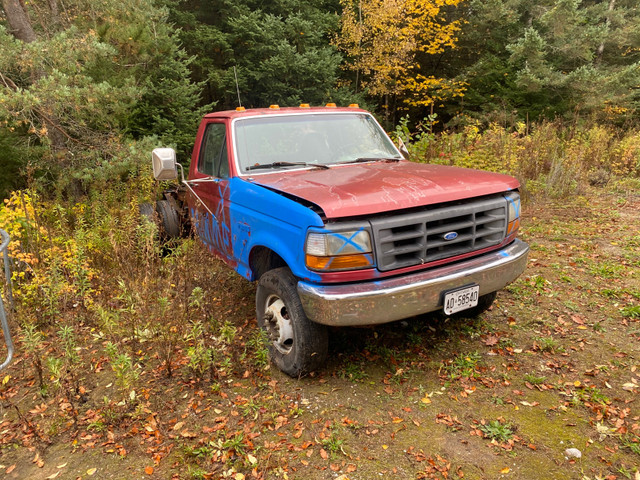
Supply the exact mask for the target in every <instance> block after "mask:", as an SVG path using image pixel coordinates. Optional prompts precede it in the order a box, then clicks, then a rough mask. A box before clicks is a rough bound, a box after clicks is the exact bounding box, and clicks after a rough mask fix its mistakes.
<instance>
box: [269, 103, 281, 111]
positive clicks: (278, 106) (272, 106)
mask: <svg viewBox="0 0 640 480" xmlns="http://www.w3.org/2000/svg"><path fill="white" fill-rule="evenodd" d="M269 108H270V109H272V110H280V105H275V104H274V105H269Z"/></svg>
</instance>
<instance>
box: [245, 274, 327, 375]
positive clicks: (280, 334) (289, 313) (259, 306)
mask: <svg viewBox="0 0 640 480" xmlns="http://www.w3.org/2000/svg"><path fill="white" fill-rule="evenodd" d="M296 286H297V280H296V279H295V277H294V276H293V274H292V273H291V271H290V270H289V269H288V268H286V267H282V268H275V269H273V270H270V271H268V272H267V273H265V274H264V275H262V277H260V280H259V282H258V290H257V292H256V316H257V319H258V326H259V327H260V328H262V329H263V330H264V331H265V332H266V334H267V338H268V339H269V355H270V357H271V361H272V362H273V363H274V364H275V365H276V366H277V367H278V368H279V369H280V370H282V371H283V372H284V373H286V374H287V375H289V376H291V377H302V376H304V375H307V374H309V373H310V372H312V371H314V370H316V369H317V368H319V367H320V366H322V365H323V364H324V362H325V360H326V358H327V351H328V344H329V335H328V333H327V327H325V326H324V325H320V324H317V323H315V322H312V321H311V320H309V319H308V318H307V316H306V314H305V313H304V309H303V308H302V303H301V302H300V298H299V297H298V291H297V289H296Z"/></svg>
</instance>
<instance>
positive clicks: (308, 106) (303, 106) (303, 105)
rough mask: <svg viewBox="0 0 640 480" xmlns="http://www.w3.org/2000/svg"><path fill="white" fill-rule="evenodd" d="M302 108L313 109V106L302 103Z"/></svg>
mask: <svg viewBox="0 0 640 480" xmlns="http://www.w3.org/2000/svg"><path fill="white" fill-rule="evenodd" d="M300 108H311V106H310V105H309V104H308V103H301V104H300Z"/></svg>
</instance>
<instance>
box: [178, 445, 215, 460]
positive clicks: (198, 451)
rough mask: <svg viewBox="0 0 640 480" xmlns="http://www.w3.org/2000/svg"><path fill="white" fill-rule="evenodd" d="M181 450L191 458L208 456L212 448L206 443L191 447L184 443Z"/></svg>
mask: <svg viewBox="0 0 640 480" xmlns="http://www.w3.org/2000/svg"><path fill="white" fill-rule="evenodd" d="M182 452H183V453H184V454H185V455H186V456H187V457H193V458H209V457H210V456H211V454H212V453H213V448H211V447H210V446H208V445H201V446H199V447H192V446H191V445H185V446H184V447H183V448H182Z"/></svg>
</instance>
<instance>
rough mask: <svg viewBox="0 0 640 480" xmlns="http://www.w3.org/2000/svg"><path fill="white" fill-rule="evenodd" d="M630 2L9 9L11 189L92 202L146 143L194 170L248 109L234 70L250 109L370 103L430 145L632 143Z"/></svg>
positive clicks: (410, 0)
mask: <svg viewBox="0 0 640 480" xmlns="http://www.w3.org/2000/svg"><path fill="white" fill-rule="evenodd" d="M636 7H637V5H636V2H635V1H634V0H604V1H599V0H584V1H579V0H560V1H555V0H538V1H532V0H488V1H485V0H470V1H462V0H359V1H353V0H311V1H306V2H302V1H299V0H276V1H273V2H261V1H256V0H218V1H201V0H183V1H180V0H159V1H152V0H134V1H131V2H126V3H123V2H116V1H114V0H98V1H94V0H92V1H88V0H68V1H65V2H62V1H60V0H47V2H43V1H36V2H24V1H23V0H2V10H1V11H0V49H1V50H2V57H1V58H0V119H1V121H2V123H1V124H0V125H1V127H0V166H1V168H2V172H3V175H2V178H1V180H0V191H2V192H3V196H6V195H7V193H8V191H9V190H10V189H11V188H17V187H22V186H24V185H25V184H27V183H29V182H32V181H34V180H37V181H38V182H40V183H44V184H45V185H48V186H52V182H53V183H56V189H57V190H58V191H64V190H65V189H68V188H71V189H72V190H73V191H74V192H76V193H77V191H78V188H80V190H81V191H82V190H83V189H84V190H86V188H85V187H86V184H87V182H92V181H93V180H94V179H93V178H90V177H92V176H96V175H97V176H98V177H100V175H102V176H103V177H104V178H103V180H106V178H107V177H108V176H109V175H116V174H123V175H124V173H123V172H124V171H126V170H127V168H130V165H127V162H128V160H127V157H130V156H131V148H134V144H135V142H137V141H144V140H145V139H150V138H151V139H153V140H152V141H147V143H144V145H143V146H142V148H147V147H148V146H149V145H151V144H158V143H161V144H165V145H166V144H171V145H174V146H176V147H177V148H178V150H179V152H180V154H181V155H182V157H183V158H185V157H187V156H188V153H189V151H190V149H191V146H192V142H193V137H194V133H195V128H196V124H197V122H198V121H199V119H200V117H201V115H202V114H203V113H204V112H206V111H211V110H221V109H229V108H234V107H236V106H237V104H238V96H237V93H236V83H235V82H236V81H235V76H234V67H235V69H236V72H237V79H238V86H239V90H240V98H241V101H242V103H243V105H245V106H247V107H265V106H268V105H269V104H272V103H277V104H280V105H286V106H292V105H297V104H299V103H301V102H304V103H311V104H314V105H317V104H324V103H325V102H329V101H331V102H336V103H338V104H340V105H345V104H349V103H359V104H361V105H362V106H364V107H366V108H369V109H371V110H373V111H374V112H375V113H376V114H378V115H379V118H380V119H381V121H382V122H383V124H384V126H385V127H386V128H387V129H388V130H390V131H391V130H393V129H394V127H395V126H396V125H398V124H399V123H401V122H404V123H403V124H404V125H405V127H407V128H408V131H412V132H415V130H416V126H419V125H422V126H423V127H424V125H425V122H424V119H426V122H427V123H428V130H429V131H430V132H433V131H444V130H448V131H461V129H464V128H465V127H469V126H470V125H471V126H474V127H475V128H478V129H479V130H480V131H484V130H485V129H486V128H488V127H489V126H490V125H492V124H494V125H499V126H501V127H504V128H507V129H512V128H516V126H517V124H518V122H524V123H526V124H527V125H530V124H533V123H536V122H540V121H544V120H554V121H558V120H560V121H562V122H563V124H564V125H568V124H571V123H572V122H573V123H574V124H575V123H576V122H580V121H591V122H597V123H599V124H606V125H611V126H615V127H619V128H623V129H627V130H628V129H629V128H634V127H635V126H636V123H637V120H636V118H637V117H636V112H637V108H638V101H639V98H640V96H639V95H640V93H639V87H640V63H639V61H640V10H638V9H637V8H636ZM96 165H100V166H101V169H100V171H97V170H96V169H95V167H96ZM117 165H120V167H118V168H116V166H117ZM87 168H89V170H87ZM114 168H115V171H114ZM61 172H65V175H61ZM61 177H64V178H62V184H59V183H57V182H59V180H60V179H61ZM83 182H84V184H85V187H82V185H79V184H82V183H83ZM72 183H74V185H73V186H71V184H72ZM98 183H100V182H98ZM72 194H73V192H72Z"/></svg>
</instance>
